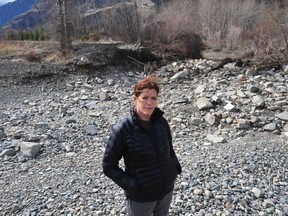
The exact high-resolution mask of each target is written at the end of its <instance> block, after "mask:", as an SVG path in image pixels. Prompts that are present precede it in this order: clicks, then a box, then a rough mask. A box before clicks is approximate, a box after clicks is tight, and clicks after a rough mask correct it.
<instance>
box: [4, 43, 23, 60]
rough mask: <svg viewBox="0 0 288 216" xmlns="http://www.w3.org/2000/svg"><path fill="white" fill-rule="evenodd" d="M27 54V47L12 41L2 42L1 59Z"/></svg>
mask: <svg viewBox="0 0 288 216" xmlns="http://www.w3.org/2000/svg"><path fill="white" fill-rule="evenodd" d="M25 53H26V50H25V47H23V46H21V44H19V43H14V42H12V41H4V40H1V41H0V57H9V56H15V55H23V54H25Z"/></svg>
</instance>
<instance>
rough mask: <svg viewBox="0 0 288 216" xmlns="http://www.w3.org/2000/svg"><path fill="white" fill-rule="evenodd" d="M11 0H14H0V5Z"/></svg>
mask: <svg viewBox="0 0 288 216" xmlns="http://www.w3.org/2000/svg"><path fill="white" fill-rule="evenodd" d="M12 1H15V0H0V5H4V4H6V3H8V2H12Z"/></svg>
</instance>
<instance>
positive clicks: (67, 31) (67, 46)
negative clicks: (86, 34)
mask: <svg viewBox="0 0 288 216" xmlns="http://www.w3.org/2000/svg"><path fill="white" fill-rule="evenodd" d="M57 5H58V17H59V33H60V51H61V52H62V54H63V55H64V56H65V55H66V54H67V53H69V52H70V51H71V50H72V37H71V35H72V24H71V22H70V21H69V17H68V8H67V0H58V1H57Z"/></svg>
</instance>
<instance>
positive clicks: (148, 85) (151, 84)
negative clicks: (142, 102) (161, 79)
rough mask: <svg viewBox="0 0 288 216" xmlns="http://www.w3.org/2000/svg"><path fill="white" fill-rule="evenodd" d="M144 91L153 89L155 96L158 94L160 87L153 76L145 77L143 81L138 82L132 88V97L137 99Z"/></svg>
mask: <svg viewBox="0 0 288 216" xmlns="http://www.w3.org/2000/svg"><path fill="white" fill-rule="evenodd" d="M144 89H155V90H156V92H157V95H158V94H159V92H160V87H159V85H158V82H157V79H156V77H155V76H147V77H145V78H144V79H142V80H140V81H139V82H138V83H137V84H136V85H135V86H134V95H135V96H136V97H138V96H139V95H140V94H141V92H142V91H143V90H144Z"/></svg>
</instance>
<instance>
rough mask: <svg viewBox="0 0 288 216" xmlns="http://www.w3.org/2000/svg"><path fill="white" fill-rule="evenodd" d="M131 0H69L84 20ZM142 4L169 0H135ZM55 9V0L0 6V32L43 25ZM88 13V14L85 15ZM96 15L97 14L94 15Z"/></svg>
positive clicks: (20, 0)
mask: <svg viewBox="0 0 288 216" xmlns="http://www.w3.org/2000/svg"><path fill="white" fill-rule="evenodd" d="M131 1H132V0H69V1H68V2H69V3H70V4H71V5H73V7H74V8H76V10H78V11H77V12H79V11H81V13H82V14H84V16H85V17H86V19H85V20H87V19H88V20H89V19H91V18H93V17H94V18H95V14H94V15H93V16H91V14H93V13H97V11H98V10H99V9H101V8H106V7H107V8H108V7H109V6H111V5H115V4H117V3H123V2H131ZM137 1H139V2H141V3H142V4H146V5H147V4H155V5H159V4H160V3H159V2H167V1H169V0H141V1H140V0H137ZM56 11H57V0H16V1H15V2H11V3H7V4H5V5H4V6H2V7H1V6H0V32H2V33H3V32H5V31H7V30H10V29H15V30H19V31H23V30H27V29H32V28H34V27H37V26H44V25H46V24H47V23H48V21H49V20H51V19H53V18H54V17H55V12H56ZM87 15H88V16H87ZM96 16H97V15H96Z"/></svg>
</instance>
